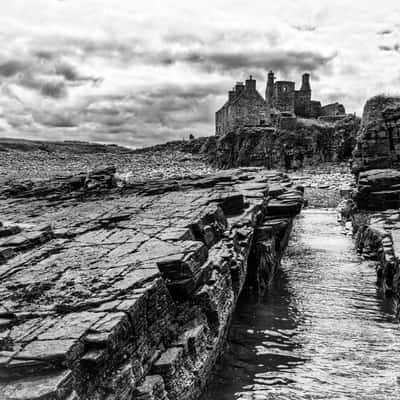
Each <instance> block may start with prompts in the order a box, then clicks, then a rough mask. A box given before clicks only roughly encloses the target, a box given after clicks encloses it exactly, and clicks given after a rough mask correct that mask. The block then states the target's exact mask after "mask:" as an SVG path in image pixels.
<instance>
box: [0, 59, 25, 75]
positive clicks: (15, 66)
mask: <svg viewBox="0 0 400 400" xmlns="http://www.w3.org/2000/svg"><path fill="white" fill-rule="evenodd" d="M26 69H27V65H26V64H25V63H23V62H22V61H19V60H8V61H5V62H3V63H0V76H3V77H5V78H9V77H12V76H14V75H16V74H18V73H19V72H23V71H25V70H26Z"/></svg>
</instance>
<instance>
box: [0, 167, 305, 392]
mask: <svg viewBox="0 0 400 400" xmlns="http://www.w3.org/2000/svg"><path fill="white" fill-rule="evenodd" d="M113 172H114V171H113V170H112V169H107V170H103V171H101V172H99V171H97V172H95V173H94V174H89V175H88V174H84V175H79V176H78V177H76V180H74V179H72V178H68V179H62V180H61V181H60V180H57V179H56V180H48V181H46V182H36V183H32V184H27V185H23V186H22V187H21V186H20V187H13V186H12V185H11V186H10V185H9V186H6V187H3V188H2V190H1V192H0V215H1V224H0V280H1V286H0V300H1V302H0V304H1V305H0V398H1V399H4V400H23V399H24V400H39V399H41V400H43V399H57V400H83V399H98V400H100V399H102V400H103V399H104V400H106V399H107V400H114V399H115V400H126V399H142V400H143V399H164V400H167V399H169V400H173V399H193V398H196V396H197V395H198V394H199V393H200V391H201V388H202V387H203V385H204V383H205V381H206V379H207V377H208V376H209V373H210V371H211V369H212V367H213V365H214V362H215V359H216V357H217V356H218V354H219V352H220V350H221V348H222V345H223V342H224V338H225V334H226V331H227V329H228V326H229V320H230V317H231V314H232V312H233V309H234V307H235V303H236V300H237V298H238V296H239V294H240V292H241V290H242V288H243V287H244V285H245V284H246V285H248V286H249V287H252V288H255V289H256V290H258V289H262V288H263V287H264V286H265V285H266V284H267V283H268V280H269V279H271V276H272V275H273V272H274V269H275V268H276V267H277V265H278V263H279V260H280V257H281V255H282V251H283V249H284V248H285V246H286V243H287V240H288V235H289V232H290V229H291V224H292V219H293V217H294V216H295V215H296V214H297V213H298V212H299V211H300V208H301V205H302V196H303V195H302V190H301V188H300V187H297V188H296V187H294V186H293V185H292V183H291V182H290V180H289V179H288V177H287V176H286V175H284V174H282V173H278V172H274V171H265V170H262V169H258V168H248V169H241V170H228V171H224V172H221V173H218V174H216V175H209V176H206V177H201V178H199V177H197V178H196V177H193V178H192V179H185V180H167V181H156V180H154V181H151V182H147V183H130V184H129V185H124V186H123V187H120V186H121V185H118V182H116V181H115V180H114V178H115V176H114V174H113ZM71 182H73V183H71ZM247 276H248V279H247V280H246V277H247Z"/></svg>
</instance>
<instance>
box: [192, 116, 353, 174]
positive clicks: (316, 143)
mask: <svg viewBox="0 0 400 400" xmlns="http://www.w3.org/2000/svg"><path fill="white" fill-rule="evenodd" d="M359 124H360V120H359V119H358V118H356V117H353V116H348V117H347V118H345V119H341V120H339V121H336V122H330V123H329V122H321V121H318V120H301V119H299V120H297V122H296V123H295V125H294V127H291V128H290V129H289V128H287V129H285V128H284V126H285V125H284V124H283V125H282V127H280V128H272V127H267V126H265V127H262V126H259V127H244V128H241V129H237V130H236V131H233V132H230V133H228V134H227V135H225V136H222V137H219V138H215V137H213V138H207V139H204V138H202V139H197V140H196V141H193V142H189V143H188V144H187V145H186V147H185V148H186V150H189V151H193V152H195V153H196V152H198V153H200V154H205V155H207V156H208V159H209V161H210V162H212V163H213V164H214V165H216V166H217V167H219V168H231V167H237V166H249V165H250V166H265V167H267V168H278V167H285V166H286V164H287V163H288V162H289V163H290V164H291V166H293V165H295V164H296V163H297V164H301V163H302V164H303V165H317V164H318V163H320V162H324V161H343V160H347V159H348V158H349V157H350V155H351V151H352V149H353V147H354V144H355V137H356V132H357V131H358V129H359ZM285 158H286V160H285ZM285 161H286V162H285Z"/></svg>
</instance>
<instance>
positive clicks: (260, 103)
mask: <svg viewBox="0 0 400 400" xmlns="http://www.w3.org/2000/svg"><path fill="white" fill-rule="evenodd" d="M266 119H267V116H266V108H265V101H264V99H263V98H262V97H261V96H260V95H259V94H258V93H257V92H255V91H251V92H248V93H246V94H244V95H242V96H241V97H240V98H239V99H238V100H237V101H236V102H235V103H234V104H233V105H232V106H231V107H229V114H228V124H227V131H228V132H229V131H230V130H232V129H235V128H237V127H240V126H246V125H252V126H254V125H260V124H261V123H264V124H265V122H266Z"/></svg>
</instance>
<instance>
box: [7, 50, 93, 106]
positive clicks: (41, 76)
mask: <svg viewBox="0 0 400 400" xmlns="http://www.w3.org/2000/svg"><path fill="white" fill-rule="evenodd" d="M0 77H3V78H4V79H5V82H6V83H13V84H15V85H18V86H21V87H24V88H27V89H31V90H34V91H36V92H37V93H38V94H40V95H42V96H44V97H50V98H53V99H62V98H65V97H66V96H67V95H68V88H69V87H72V86H79V85H82V84H84V83H87V82H91V83H93V84H97V83H98V82H99V79H98V78H95V77H90V76H89V77H88V76H84V75H83V74H81V73H80V72H79V71H78V70H77V69H76V67H74V66H73V65H72V64H70V63H69V62H67V61H65V60H60V59H57V58H56V55H54V54H52V53H51V52H43V51H33V52H32V53H29V54H24V55H21V56H20V57H19V58H18V57H14V58H12V59H9V60H5V61H3V62H2V63H0Z"/></svg>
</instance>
